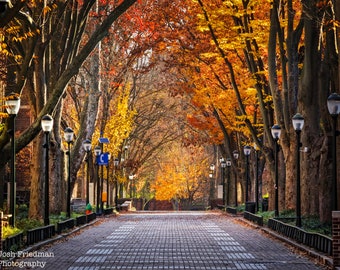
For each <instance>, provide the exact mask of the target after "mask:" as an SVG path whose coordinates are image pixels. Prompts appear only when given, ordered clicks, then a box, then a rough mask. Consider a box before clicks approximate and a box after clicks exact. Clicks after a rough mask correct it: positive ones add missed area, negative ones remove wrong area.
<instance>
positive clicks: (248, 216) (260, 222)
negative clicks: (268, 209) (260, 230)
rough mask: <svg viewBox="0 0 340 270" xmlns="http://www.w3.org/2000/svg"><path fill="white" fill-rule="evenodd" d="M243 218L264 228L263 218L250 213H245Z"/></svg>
mask: <svg viewBox="0 0 340 270" xmlns="http://www.w3.org/2000/svg"><path fill="white" fill-rule="evenodd" d="M243 217H244V218H245V219H247V220H250V221H251V222H254V223H256V224H257V225H259V226H263V217H261V216H258V215H255V214H253V213H250V212H248V211H244V212H243Z"/></svg>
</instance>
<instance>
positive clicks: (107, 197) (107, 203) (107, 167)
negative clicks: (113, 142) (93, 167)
mask: <svg viewBox="0 0 340 270" xmlns="http://www.w3.org/2000/svg"><path fill="white" fill-rule="evenodd" d="M110 159H111V154H110V153H109V154H108V160H107V166H106V178H107V179H106V208H109V197H110V196H109V192H110V188H109V183H110V182H109V179H110V177H109V171H110V170H109V169H110Z"/></svg>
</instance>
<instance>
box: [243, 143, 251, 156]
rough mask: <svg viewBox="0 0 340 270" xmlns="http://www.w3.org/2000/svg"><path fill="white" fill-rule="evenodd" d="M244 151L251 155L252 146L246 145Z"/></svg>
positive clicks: (245, 153)
mask: <svg viewBox="0 0 340 270" xmlns="http://www.w3.org/2000/svg"><path fill="white" fill-rule="evenodd" d="M243 152H244V155H245V156H249V155H250V152H251V147H250V146H249V145H246V146H245V147H243Z"/></svg>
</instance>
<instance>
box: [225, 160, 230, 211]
mask: <svg viewBox="0 0 340 270" xmlns="http://www.w3.org/2000/svg"><path fill="white" fill-rule="evenodd" d="M226 165H227V181H228V182H227V195H226V206H227V205H228V203H229V192H230V167H231V160H230V158H227V161H226Z"/></svg>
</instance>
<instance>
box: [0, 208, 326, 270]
mask: <svg viewBox="0 0 340 270" xmlns="http://www.w3.org/2000/svg"><path fill="white" fill-rule="evenodd" d="M31 255H32V256H28V257H25V258H23V257H22V258H21V259H19V260H17V261H15V262H13V266H14V267H12V266H8V267H6V268H3V269H39V268H40V269H41V268H45V269H49V270H50V269H51V270H53V269H58V270H64V269H65V270H66V269H68V270H76V269H77V270H78V269H79V270H80V269H83V270H85V269H93V270H94V269H126V270H134V269H147V270H151V269H179V270H182V269H183V270H184V269H198V270H208V269H209V270H222V269H223V270H225V269H273V270H281V269H287V270H290V269H294V270H303V269H305V270H317V269H324V268H322V267H321V266H318V265H316V264H315V263H313V262H312V261H309V260H308V259H307V258H305V257H303V256H301V255H298V254H294V253H293V252H291V251H290V250H289V248H287V247H286V246H284V245H283V244H282V243H280V242H279V241H276V240H274V239H273V238H270V237H266V235H265V234H263V233H261V232H260V231H259V230H255V229H253V228H251V227H249V226H243V225H240V223H238V222H234V218H232V217H228V216H226V215H223V214H220V213H214V212H156V213H153V212H140V213H132V214H131V213H130V214H121V215H119V216H118V217H112V218H109V219H105V221H104V222H101V223H100V224H98V225H94V226H92V227H90V228H88V229H85V230H83V231H82V232H81V233H77V234H76V235H75V236H73V237H70V238H68V239H67V240H65V241H60V242H57V243H54V244H52V245H50V246H47V247H45V248H44V249H40V250H39V253H35V254H33V253H32V254H31ZM15 264H16V265H15Z"/></svg>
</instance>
